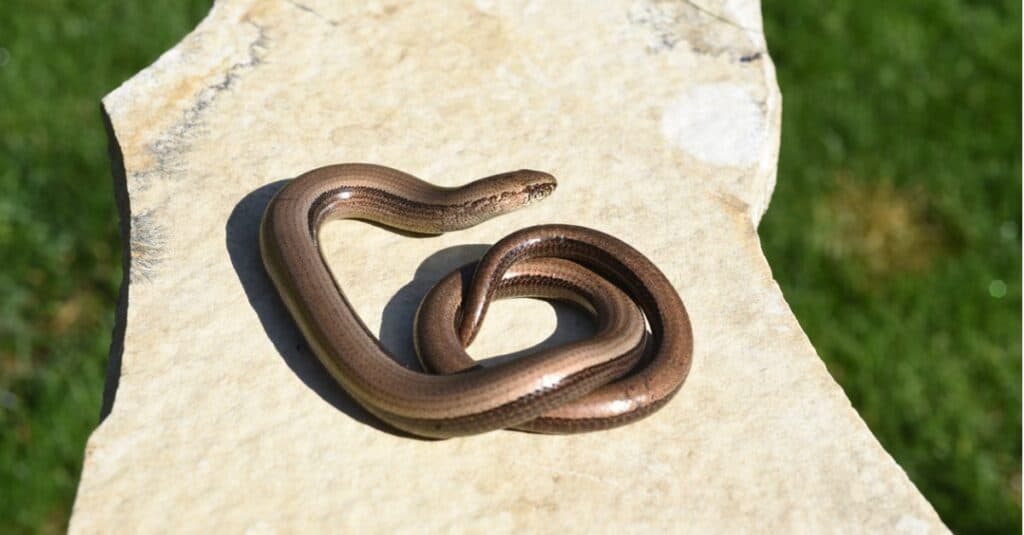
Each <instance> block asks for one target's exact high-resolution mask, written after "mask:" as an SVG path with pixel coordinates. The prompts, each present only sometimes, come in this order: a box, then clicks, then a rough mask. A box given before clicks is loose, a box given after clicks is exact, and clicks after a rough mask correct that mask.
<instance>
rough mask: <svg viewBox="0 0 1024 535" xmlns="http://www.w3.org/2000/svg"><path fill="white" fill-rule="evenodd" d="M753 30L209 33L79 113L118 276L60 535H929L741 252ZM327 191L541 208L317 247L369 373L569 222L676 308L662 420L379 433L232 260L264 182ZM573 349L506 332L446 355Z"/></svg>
mask: <svg viewBox="0 0 1024 535" xmlns="http://www.w3.org/2000/svg"><path fill="white" fill-rule="evenodd" d="M760 28H761V23H760V13H759V5H758V3H757V2H756V1H754V0H701V1H700V2H696V1H695V2H689V1H671V2H658V1H651V0H637V1H622V0H606V1H601V2H594V1H577V2H563V1H558V2H545V1H514V2H498V1H483V0H480V1H477V2H475V3H473V2H419V3H414V2H408V1H376V2H361V1H349V2H332V1H328V0H320V1H317V0H301V1H299V0H294V1H290V0H289V1H272V0H264V1H261V0H222V1H219V2H217V4H216V5H215V7H214V8H213V10H212V12H211V13H210V15H209V16H208V17H207V18H206V20H205V21H203V23H202V24H201V25H200V26H199V27H198V28H197V29H196V30H195V31H194V32H193V33H192V34H191V35H189V36H188V37H187V38H186V39H185V40H184V41H182V42H181V43H180V44H179V45H178V46H176V47H175V48H174V49H172V50H171V51H169V52H167V53H166V54H165V55H163V56H162V57H161V58H160V59H159V60H158V61H157V62H156V63H155V64H154V65H152V66H150V67H149V68H147V69H145V70H144V71H142V72H141V73H139V74H138V75H136V76H135V77H134V78H132V79H131V80H129V81H128V82H126V83H125V84H124V85H122V86H121V87H119V88H118V89H116V90H115V91H113V92H112V93H111V94H109V95H108V96H107V97H106V98H105V99H104V101H103V104H104V108H105V110H106V112H107V114H108V115H109V120H110V125H111V131H112V136H113V141H112V144H113V146H114V147H115V148H119V152H120V155H119V154H115V157H117V156H123V171H122V172H121V173H118V172H117V171H118V170H119V169H120V168H121V162H120V161H115V174H121V177H120V178H121V183H120V187H121V188H122V190H123V191H122V193H123V196H122V198H121V205H122V210H123V213H122V216H123V217H124V218H125V220H126V223H130V225H129V227H130V237H131V240H130V242H131V243H130V252H131V259H130V273H131V276H130V280H129V281H126V283H125V287H124V295H123V296H122V298H123V299H125V300H126V302H125V303H122V305H123V306H122V311H121V312H122V314H123V317H121V318H120V326H121V327H122V328H123V329H124V331H123V334H124V338H123V353H122V352H121V349H122V348H121V346H120V344H119V343H118V342H117V341H115V344H114V346H115V347H114V348H113V350H112V354H113V355H114V358H113V359H112V365H111V374H110V378H109V379H110V385H109V392H108V398H107V402H108V403H107V410H108V411H109V415H107V417H106V418H105V419H104V420H103V422H102V424H101V425H100V426H99V428H98V429H97V430H96V431H95V432H94V433H93V435H92V437H91V438H90V439H89V443H88V446H87V449H86V461H85V468H84V471H83V474H82V481H81V485H80V487H79V490H78V496H77V499H76V502H75V507H74V513H73V518H72V522H71V531H72V532H74V533H107V532H127V533H134V532H154V531H155V532H161V531H174V532H181V531H199V532H209V531H213V529H214V528H221V529H224V530H226V532H232V533H234V532H241V531H245V532H251V533H272V532H299V533H303V532H309V531H325V532H339V531H340V532H356V531H359V532H362V531H364V530H367V531H373V532H382V533H391V532H395V531H397V532H421V531H428V532H448V531H456V532H460V531H461V532H484V531H497V532H508V531H514V530H516V531H518V530H523V531H525V532H534V531H558V532H563V531H565V532H595V531H596V532H615V533H620V532H666V531H683V532H746V531H771V532H779V531H785V532H788V531H808V532H822V531H827V532H833V531H836V532H851V531H853V532H860V531H881V532H887V533H888V532H893V533H926V532H943V531H945V528H944V526H943V525H942V523H941V522H940V520H939V518H938V517H937V516H936V514H935V512H934V511H933V510H932V508H931V507H930V506H929V504H928V503H927V502H926V501H925V500H924V499H923V498H922V497H921V495H920V494H919V493H918V492H917V490H916V489H915V488H914V486H913V485H912V484H911V482H910V481H909V480H908V479H907V477H906V475H905V474H904V473H903V471H902V470H901V469H900V468H899V467H898V466H897V465H896V464H895V462H893V460H892V459H891V458H890V457H889V455H887V454H886V452H885V451H884V450H883V449H882V448H881V446H880V445H879V444H878V442H877V441H876V440H875V438H874V437H873V436H872V435H871V433H870V432H869V430H868V429H867V427H866V426H865V425H864V423H863V422H862V421H861V419H860V418H859V417H858V416H857V414H856V412H855V411H854V410H853V409H852V408H851V406H850V403H849V401H848V400H847V398H846V397H845V396H844V394H843V392H842V391H841V390H840V388H839V387H838V386H837V385H836V383H835V382H834V381H833V380H832V378H831V377H830V376H829V375H828V373H827V371H826V369H825V367H824V366H823V364H822V362H821V360H820V359H819V358H818V356H817V355H816V353H815V351H814V348H813V347H811V345H810V343H809V342H808V340H807V337H806V336H805V335H804V333H803V332H802V331H801V329H800V326H799V325H798V324H797V322H796V320H795V318H794V317H793V315H792V313H791V312H790V310H789V308H788V306H787V305H786V302H785V301H784V299H783V296H782V294H781V293H780V291H779V288H778V286H777V285H776V284H775V282H774V280H773V278H772V274H771V270H770V268H769V266H768V265H767V263H766V262H765V259H764V256H763V255H762V253H761V249H760V246H759V243H758V236H757V233H756V225H757V221H758V219H759V218H760V216H761V214H762V213H763V212H764V210H765V209H766V207H767V204H768V200H769V197H770V194H771V190H772V187H773V185H774V181H775V164H776V158H777V154H778V143H779V120H780V109H781V103H780V97H779V92H778V88H777V85H776V82H775V77H774V71H773V67H772V64H771V61H770V58H769V56H768V52H767V50H766V45H765V42H764V38H763V35H762V33H761V29H760ZM115 160H116V158H115ZM348 161H365V162H376V163H381V164H385V165H389V166H392V167H396V168H399V169H403V170H406V171H408V172H411V173H414V174H416V175H419V176H422V177H424V178H427V179H429V180H433V181H436V182H438V183H441V184H445V185H453V184H459V183H462V182H465V181H468V180H470V179H473V178H477V177H480V176H484V175H488V174H492V173H496V172H501V171H505V170H510V169H517V168H522V167H529V168H536V169H542V170H546V171H549V172H551V173H553V174H554V175H556V176H557V177H558V178H559V179H560V187H559V190H558V191H557V192H556V193H555V195H554V196H552V198H551V199H549V200H546V201H544V202H543V203H541V204H539V205H537V206H536V207H534V208H531V209H529V210H525V211H521V212H517V213H515V214H513V215H510V216H507V217H503V218H499V219H496V220H493V221H491V222H488V223H486V224H484V225H481V226H479V227H477V228H474V229H471V230H468V231H465V232H459V233H454V234H450V235H446V236H442V237H437V238H427V239H414V238H410V237H406V236H402V235H399V234H395V233H391V232H388V231H386V230H383V229H380V228H377V227H373V226H370V225H366V224H360V223H354V222H345V223H333V224H330V225H329V226H328V227H327V229H326V230H325V231H324V233H323V234H322V243H323V245H324V247H325V249H326V251H327V256H328V259H329V263H330V265H331V268H332V269H333V270H334V272H335V275H336V277H337V278H338V279H339V281H340V284H341V286H342V287H343V288H345V290H346V292H347V293H348V295H349V297H350V298H351V300H352V302H353V303H355V305H356V306H357V308H358V310H359V312H360V313H361V314H362V317H363V318H364V319H365V321H366V322H367V324H368V325H369V327H370V328H371V329H372V330H373V331H375V332H379V333H380V334H381V337H382V339H383V341H384V343H385V345H387V346H388V347H389V348H391V349H392V350H393V351H394V352H395V353H396V354H397V355H398V357H399V358H400V359H412V358H413V350H412V345H411V341H410V334H409V333H410V329H411V319H412V314H413V312H414V310H415V307H416V306H417V304H418V301H419V298H420V297H421V296H422V295H423V293H424V292H425V291H426V289H427V288H428V287H429V286H430V285H431V284H432V282H433V281H434V280H437V279H438V278H440V277H441V276H442V275H443V274H444V273H446V272H447V271H448V270H450V269H452V268H453V267H455V266H457V265H460V264H461V263H463V262H465V261H468V260H471V259H472V258H474V257H475V256H476V255H478V254H479V253H480V251H481V250H482V245H480V244H488V243H492V242H494V241H496V240H497V239H499V238H500V237H502V236H504V235H506V234H507V233H509V232H511V231H513V230H515V229H518V228H520V227H523V226H526V225H529V224H536V223H542V222H571V223H577V224H583V225H588V226H593V227H596V228H599V229H602V230H605V231H607V232H610V233H612V234H615V235H616V236H619V237H621V238H622V239H624V240H625V241H627V242H630V243H632V244H634V245H635V246H636V247H637V248H639V249H640V250H641V251H643V252H644V253H646V254H647V255H648V256H649V257H650V258H652V259H653V260H654V261H655V262H656V263H657V264H658V265H660V266H661V267H662V269H663V270H664V271H665V272H666V274H667V275H668V276H669V278H670V279H671V280H672V281H673V282H674V283H675V284H676V286H677V288H678V289H679V291H680V294H681V295H682V296H683V299H684V300H685V302H686V304H687V306H688V308H689V311H690V313H691V315H692V320H693V327H694V338H695V342H696V353H695V361H694V366H693V369H692V372H691V374H690V377H689V380H688V381H687V383H686V385H685V387H684V388H683V390H682V391H681V393H680V394H679V395H678V396H677V397H676V398H675V400H674V401H673V402H672V403H671V404H669V405H668V406H667V407H666V408H665V409H664V410H662V411H661V412H659V413H657V414H655V415H654V416H652V417H650V418H648V419H647V420H644V421H642V422H640V423H637V424H635V425H632V426H628V427H624V428H620V429H615V430H612V431H608V432H600V433H592V434H585V435H576V436H566V437H550V436H537V435H530V434H525V433H517V432H505V431H503V432H495V433H490V434H486V435H482V436H477V437H470V438H464V439H454V440H447V441H435V442H430V441H419V440H412V439H409V438H403V437H399V436H396V435H394V434H391V433H389V432H387V431H386V430H384V429H382V428H381V426H380V425H379V424H377V423H375V422H374V421H373V420H372V418H369V417H368V416H366V415H365V413H363V412H362V411H360V410H359V409H357V408H355V407H354V406H353V404H352V402H351V401H350V400H349V398H348V397H347V396H346V395H345V394H344V393H343V392H342V391H341V390H340V389H339V387H337V386H336V385H335V384H334V382H333V381H332V380H331V379H330V378H329V377H328V376H327V374H326V372H324V370H323V369H322V368H321V367H320V365H319V364H318V363H317V361H316V360H315V358H314V357H313V356H312V355H311V354H310V353H309V351H308V350H307V349H306V348H305V346H304V343H303V342H302V341H301V338H300V336H299V334H298V331H297V330H296V328H295V327H294V326H293V325H292V324H291V322H290V320H289V318H288V317H287V315H286V313H285V311H284V309H283V307H282V305H281V304H280V302H279V301H278V298H277V297H276V295H275V293H274V292H273V289H272V287H271V285H270V283H269V281H268V279H267V277H266V275H265V274H264V272H263V270H262V266H261V264H260V260H259V256H258V250H257V242H256V231H257V225H258V223H259V219H260V215H261V210H262V208H263V206H264V205H265V203H266V202H267V200H268V198H269V196H270V195H271V194H272V193H273V192H274V191H276V189H277V188H278V187H280V185H281V181H282V180H284V179H287V178H290V177H294V176H296V175H298V174H300V173H302V172H303V171H306V170H308V169H311V168H313V167H317V166H320V165H324V164H328V163H336V162H348ZM775 209H777V210H785V209H786V207H785V206H779V207H776V208H775ZM556 317H557V318H558V319H557V321H556ZM556 325H557V327H556ZM586 329H587V328H586V326H585V322H584V321H582V320H581V318H579V317H578V316H577V315H576V314H574V313H570V312H567V311H565V310H563V309H561V308H553V307H552V306H551V305H548V304H546V303H542V302H539V301H529V300H519V301H506V302H502V303H501V304H499V305H498V306H496V307H495V308H494V309H493V312H492V313H491V315H490V317H489V319H488V322H487V326H486V327H485V332H484V333H483V334H482V336H481V339H480V340H479V341H478V342H477V343H476V344H474V346H473V348H472V351H473V352H474V354H476V355H477V356H487V355H497V354H503V353H507V352H511V351H515V350H519V349H523V348H524V347H528V346H530V345H532V344H534V343H537V342H540V341H543V340H546V342H545V343H557V342H559V341H561V340H565V339H567V338H572V337H574V336H581V333H585V332H587V331H586ZM510 332H514V333H516V335H515V336H509V335H507V333H510ZM520 333H522V334H520ZM115 389H116V393H115Z"/></svg>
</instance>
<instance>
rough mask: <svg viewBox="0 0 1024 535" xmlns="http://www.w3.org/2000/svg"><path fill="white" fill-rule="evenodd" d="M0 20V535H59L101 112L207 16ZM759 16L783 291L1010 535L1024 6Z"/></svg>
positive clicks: (859, 8) (938, 488)
mask: <svg viewBox="0 0 1024 535" xmlns="http://www.w3.org/2000/svg"><path fill="white" fill-rule="evenodd" d="M698 3H699V2H698ZM12 4H13V5H12ZM5 7H6V8H5V9H4V10H3V14H2V16H0V259H2V261H3V268H2V270H0V430H2V435H0V532H3V533H8V532H44V533H47V532H56V531H60V530H62V529H63V528H64V527H65V526H66V522H67V518H68V514H69V512H70V505H71V502H72V500H73V497H74V492H75V485H76V482H77V479H78V474H79V471H80V469H81V462H82V453H83V448H84V444H85V439H86V437H87V435H88V433H89V432H90V431H91V429H92V428H93V427H94V426H95V425H96V423H97V416H98V414H99V408H100V398H101V394H102V390H103V375H104V368H105V363H106V357H107V347H108V344H109V342H110V331H111V328H112V324H113V311H114V305H115V301H116V298H117V288H118V284H119V281H120V278H121V273H120V271H121V269H120V251H119V240H118V236H117V212H116V209H115V206H114V193H113V190H112V186H111V178H110V172H109V162H108V160H107V152H106V142H107V140H106V136H105V134H104V131H103V126H102V122H101V120H100V114H99V108H98V102H99V99H100V97H102V96H103V95H104V94H106V93H107V92H108V91H110V90H111V89H113V88H114V87H116V86H117V84H119V83H120V82H121V81H123V80H125V79H127V78H129V77H130V76H131V75H132V74H133V73H135V72H137V71H138V70H139V69H141V68H143V67H144V66H146V65H148V64H149V63H151V62H152V61H153V60H154V59H155V58H156V57H157V56H158V55H159V54H160V53H161V52H162V51H164V50H166V49H167V48H169V47H171V46H173V44H174V43H175V42H177V40H179V39H180V38H181V37H182V36H184V35H185V34H186V33H187V32H188V31H189V30H190V29H191V28H192V27H193V26H194V25H195V23H196V22H197V21H198V20H200V19H201V18H202V16H203V15H204V13H205V12H206V10H207V8H208V2H207V1H181V0H149V1H145V2H144V1H141V0H131V1H121V2H117V1H113V0H110V1H104V0H77V1H70V0H14V1H13V2H8V3H7V4H6V5H5ZM763 9H764V14H765V25H766V32H767V34H768V42H769V46H770V51H771V55H772V57H773V59H774V61H775V63H776V65H777V69H778V75H779V82H780V85H781V86H782V92H783V96H784V102H785V106H784V116H783V132H782V154H781V161H780V166H779V180H778V186H777V188H776V192H775V195H774V197H773V200H772V206H771V208H770V209H769V211H768V213H767V215H766V216H765V218H764V220H763V222H762V223H761V228H760V235H761V238H762V240H763V244H764V249H765V252H766V254H767V256H768V258H769V261H770V263H771V265H772V267H773V270H774V272H775V276H776V278H777V279H778V281H779V283H780V285H781V286H782V289H783V291H784V292H785V295H786V298H787V299H788V301H789V302H790V304H791V305H792V307H793V310H794V311H795V312H796V315H797V317H798V318H799V320H800V322H801V324H802V325H803V327H804V329H805V330H806V331H807V333H808V334H809V336H810V338H811V340H812V341H813V342H814V345H815V347H817V349H818V351H819V353H820V354H821V357H822V358H823V359H824V360H825V362H826V363H827V365H828V368H829V370H830V371H831V372H832V374H833V375H834V376H835V377H836V379H837V380H838V381H839V382H840V383H841V384H842V386H843V388H844V389H845V391H846V392H847V394H848V395H849V396H850V398H851V399H852V401H853V403H854V405H855V406H856V407H857V409H858V410H859V411H860V413H861V414H862V415H863V417H864V419H865V420H866V421H867V423H868V425H869V426H870V427H871V429H872V430H873V431H874V432H875V434H876V435H877V436H878V438H879V440H881V442H882V443H883V445H884V446H885V448H886V449H887V450H888V451H889V452H891V453H892V454H893V456H895V458H896V459H897V460H898V461H899V463H900V464H901V465H902V466H903V467H904V468H905V469H906V471H907V473H908V474H909V475H910V477H911V479H913V481H914V482H915V483H916V484H917V485H918V487H919V488H920V489H921V491H922V492H924V494H925V495H926V496H927V497H928V499H929V500H930V501H931V503H932V504H934V505H935V507H936V509H937V510H938V511H939V514H940V515H941V516H942V518H943V520H944V521H945V522H946V523H947V524H948V525H949V526H950V527H952V528H954V529H955V530H957V531H962V532H966V533H986V532H993V533H1011V532H1013V533H1019V529H1020V525H1021V503H1020V496H1021V491H1020V485H1021V457H1020V453H1021V412H1020V409H1021V237H1020V231H1021V205H1020V200H1021V133H1020V130H1021V101H1020V98H1021V55H1020V51H1021V29H1020V20H1021V12H1020V9H1021V8H1020V3H1018V2H1013V1H990V2H975V1H968V0H931V1H921V2H892V1H885V0H864V1H861V2H853V1H847V2H829V3H822V2H815V1H812V0H785V1H783V0H763Z"/></svg>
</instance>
